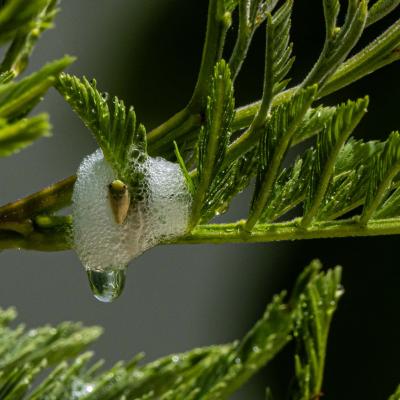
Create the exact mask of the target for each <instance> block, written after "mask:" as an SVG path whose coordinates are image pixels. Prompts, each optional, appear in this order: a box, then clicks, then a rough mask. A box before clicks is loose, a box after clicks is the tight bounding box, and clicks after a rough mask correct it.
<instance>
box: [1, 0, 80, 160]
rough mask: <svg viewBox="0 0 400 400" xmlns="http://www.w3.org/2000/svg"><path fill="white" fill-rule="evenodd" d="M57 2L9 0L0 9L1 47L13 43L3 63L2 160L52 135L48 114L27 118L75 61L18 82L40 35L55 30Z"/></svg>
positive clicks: (51, 66)
mask: <svg viewBox="0 0 400 400" xmlns="http://www.w3.org/2000/svg"><path fill="white" fill-rule="evenodd" d="M56 5H57V1H56V0H33V1H29V2H26V1H24V0H12V1H11V0H9V1H7V2H5V4H3V5H2V6H1V7H0V44H1V45H5V44H8V42H10V44H9V47H8V50H7V51H6V52H5V55H4V58H3V60H2V62H1V64H0V157H4V156H9V155H11V154H13V153H16V152H18V151H20V150H21V149H23V148H24V147H27V146H29V145H30V144H32V143H33V142H34V141H35V140H36V139H38V138H40V137H43V136H49V135H50V123H49V122H48V117H47V115H46V114H41V115H38V116H36V117H32V118H26V116H27V115H28V113H29V112H30V111H31V110H32V109H33V108H34V106H35V105H36V104H37V103H38V102H39V101H40V100H41V99H42V97H43V95H44V94H45V93H46V92H47V90H48V89H49V88H50V87H51V86H53V85H54V83H55V81H56V77H57V76H58V74H59V73H60V72H61V71H63V70H64V69H65V68H66V67H67V66H68V65H69V64H70V63H71V62H72V61H73V58H71V57H64V58H62V59H60V60H58V61H54V62H52V63H49V64H47V65H45V66H44V67H43V68H42V69H40V70H39V71H37V72H34V73H33V74H31V75H29V76H27V77H25V78H24V79H21V80H20V81H15V80H14V78H15V77H16V76H17V75H19V74H20V73H21V72H22V71H24V70H25V68H26V66H27V64H28V61H29V56H30V54H31V53H32V51H33V48H34V45H35V43H36V41H37V39H38V38H39V37H40V35H41V34H42V33H43V32H44V31H45V30H47V29H48V28H50V27H52V21H53V19H54V16H55V15H56V12H57V9H56Z"/></svg>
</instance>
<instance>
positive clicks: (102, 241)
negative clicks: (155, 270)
mask: <svg viewBox="0 0 400 400" xmlns="http://www.w3.org/2000/svg"><path fill="white" fill-rule="evenodd" d="M131 154H132V158H131V160H130V163H129V165H128V168H130V169H131V170H132V171H135V172H139V173H142V174H143V176H144V178H143V180H142V183H141V185H140V186H139V187H137V188H135V193H132V196H131V198H132V201H131V205H130V208H129V211H128V215H127V217H126V220H125V222H124V223H123V224H117V223H116V221H115V218H114V215H113V211H112V208H111V205H110V200H109V193H108V185H109V184H110V183H111V182H113V181H114V180H115V179H117V178H118V177H117V176H116V174H115V173H114V171H113V170H112V168H111V166H110V165H109V164H108V163H107V162H106V160H105V159H104V157H103V153H102V151H101V150H100V149H99V150H97V151H96V152H94V153H93V154H91V155H89V156H87V157H86V158H85V159H84V160H83V161H82V163H81V165H80V167H79V170H78V173H77V181H76V183H75V186H74V193H73V198H72V201H73V221H74V222H73V236H74V247H75V250H76V252H77V254H78V256H79V258H80V260H81V262H82V264H83V265H84V267H85V269H86V270H87V271H89V272H90V273H89V277H90V276H92V275H93V276H94V275H95V276H96V279H94V280H92V281H91V287H92V290H93V291H94V293H95V294H96V297H97V298H104V297H103V294H104V293H103V294H102V293H101V291H102V288H101V287H99V286H98V285H97V286H96V284H95V285H94V287H93V282H95V283H96V282H100V283H102V284H101V285H100V286H102V287H103V288H104V287H106V290H108V294H107V293H106V294H104V295H105V296H106V297H107V298H109V300H108V301H111V300H113V299H114V298H116V297H118V295H119V293H118V295H115V296H114V295H113V294H112V293H111V294H110V285H103V283H104V282H107V279H102V278H101V273H104V277H107V276H110V274H109V272H110V271H117V270H122V271H124V270H125V268H126V266H127V265H128V263H129V262H130V261H131V260H132V259H133V258H135V257H137V256H138V255H140V254H141V253H143V252H144V251H146V250H147V249H149V248H151V247H153V246H155V245H157V244H158V243H160V242H161V241H163V240H168V239H172V238H175V237H178V236H181V235H183V234H184V233H185V232H186V230H187V227H188V221H189V215H190V206H191V196H190V194H189V192H188V190H187V187H186V183H185V178H184V176H183V174H182V171H181V169H180V167H179V166H178V164H175V163H171V162H169V161H167V160H165V159H163V158H160V157H158V158H152V157H146V156H144V155H143V153H140V154H139V153H138V151H137V150H136V149H133V150H132V152H131ZM91 271H95V273H94V272H93V273H92V272H91ZM99 273H100V275H99ZM108 281H109V280H108ZM111 286H112V285H111ZM111 291H112V290H111ZM103 301H104V300H103ZM106 301H107V300H106Z"/></svg>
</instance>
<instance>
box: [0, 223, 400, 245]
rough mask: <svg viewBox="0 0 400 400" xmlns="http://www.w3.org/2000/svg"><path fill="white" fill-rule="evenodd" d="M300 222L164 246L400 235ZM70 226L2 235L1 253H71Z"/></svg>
mask: <svg viewBox="0 0 400 400" xmlns="http://www.w3.org/2000/svg"><path fill="white" fill-rule="evenodd" d="M300 221H301V219H300V218H296V219H294V220H292V221H289V222H281V223H273V224H257V225H256V226H255V227H254V229H253V230H252V231H251V233H250V234H245V235H244V234H243V226H244V223H245V221H239V222H235V223H230V224H214V225H199V226H197V227H196V228H195V229H194V230H193V231H192V232H191V233H190V234H188V235H186V236H183V237H179V238H177V239H173V240H170V241H169V242H164V243H163V244H204V243H208V244H223V243H268V242H274V241H283V240H285V241H287V240H304V239H324V238H341V237H343V238H344V237H356V236H357V237H358V236H359V237H364V236H381V235H398V234H400V218H388V219H376V220H371V221H369V222H368V224H367V225H366V226H363V225H361V224H360V223H359V222H358V219H356V218H354V219H346V220H340V221H326V222H318V223H314V224H313V225H311V226H310V227H309V228H308V229H307V230H305V229H303V228H302V227H301V226H300ZM71 246H72V243H71V240H70V224H69V223H66V224H64V225H63V226H57V227H56V228H54V229H48V230H47V229H44V230H42V231H40V232H37V231H35V232H33V233H32V234H30V235H27V236H23V235H19V234H17V233H15V232H8V231H0V250H5V249H16V248H18V249H27V250H39V251H61V250H68V249H71Z"/></svg>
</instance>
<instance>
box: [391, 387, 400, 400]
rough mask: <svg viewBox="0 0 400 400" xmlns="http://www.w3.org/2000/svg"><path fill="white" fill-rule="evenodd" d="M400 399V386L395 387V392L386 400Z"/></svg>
mask: <svg viewBox="0 0 400 400" xmlns="http://www.w3.org/2000/svg"><path fill="white" fill-rule="evenodd" d="M399 399H400V385H399V386H398V387H397V389H396V392H395V393H393V394H392V395H391V396H390V397H389V399H388V400H399Z"/></svg>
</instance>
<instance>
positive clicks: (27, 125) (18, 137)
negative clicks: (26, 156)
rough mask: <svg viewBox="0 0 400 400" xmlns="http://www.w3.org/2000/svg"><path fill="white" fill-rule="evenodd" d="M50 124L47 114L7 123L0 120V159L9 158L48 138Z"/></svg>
mask: <svg viewBox="0 0 400 400" xmlns="http://www.w3.org/2000/svg"><path fill="white" fill-rule="evenodd" d="M49 132H50V124H49V122H48V117H47V115H46V114H41V115H38V116H37V117H33V118H29V119H27V118H24V119H21V120H19V121H17V122H13V123H7V121H6V120H5V119H0V157H4V156H9V155H10V154H13V153H16V152H18V151H20V150H21V149H23V148H24V147H26V146H29V145H30V144H32V143H33V142H34V141H35V140H36V139H38V138H40V137H42V136H48V135H49Z"/></svg>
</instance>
